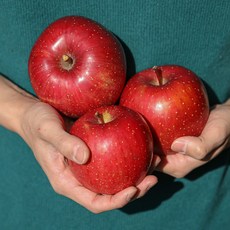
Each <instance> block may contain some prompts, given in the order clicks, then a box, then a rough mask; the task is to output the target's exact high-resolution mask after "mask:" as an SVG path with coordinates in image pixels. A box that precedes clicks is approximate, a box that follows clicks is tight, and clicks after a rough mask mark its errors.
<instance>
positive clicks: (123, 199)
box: [67, 186, 138, 213]
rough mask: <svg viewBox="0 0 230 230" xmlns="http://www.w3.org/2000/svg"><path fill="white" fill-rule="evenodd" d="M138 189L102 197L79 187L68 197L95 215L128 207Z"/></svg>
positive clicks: (127, 189) (129, 189)
mask: <svg viewBox="0 0 230 230" xmlns="http://www.w3.org/2000/svg"><path fill="white" fill-rule="evenodd" d="M137 191H138V190H137V188H135V187H128V188H126V189H124V190H122V191H120V192H118V193H116V194H115V195H101V194H97V193H94V192H92V191H90V190H88V189H86V188H84V187H81V186H77V187H75V189H73V190H72V192H71V194H67V197H69V198H70V199H72V200H74V201H76V202H77V203H79V204H81V205H82V206H84V207H86V208H87V209H89V210H90V211H91V212H93V213H101V212H105V211H109V210H113V209H119V208H122V207H124V206H125V205H127V204H128V203H129V202H130V201H131V200H133V198H134V197H135V195H136V193H137Z"/></svg>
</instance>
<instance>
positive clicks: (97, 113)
mask: <svg viewBox="0 0 230 230" xmlns="http://www.w3.org/2000/svg"><path fill="white" fill-rule="evenodd" d="M95 117H96V118H97V120H98V123H99V124H105V121H104V117H103V115H102V114H101V113H99V112H96V113H95Z"/></svg>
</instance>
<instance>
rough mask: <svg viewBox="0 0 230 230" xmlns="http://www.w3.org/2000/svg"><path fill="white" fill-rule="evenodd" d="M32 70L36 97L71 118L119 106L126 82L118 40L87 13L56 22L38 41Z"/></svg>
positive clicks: (31, 54) (33, 54)
mask: <svg viewBox="0 0 230 230" xmlns="http://www.w3.org/2000/svg"><path fill="white" fill-rule="evenodd" d="M28 69H29V76H30V80H31V84H32V87H33V89H34V91H35V93H36V95H37V96H38V97H39V98H40V99H41V100H42V101H44V102H47V103H49V104H50V105H52V106H53V107H55V108H56V109H57V110H59V111H60V112H62V113H63V114H65V115H67V116H69V117H79V116H81V115H82V114H84V113H85V112H87V111H88V110H90V109H92V108H97V107H100V106H102V105H112V104H115V103H116V102H117V101H118V99H119V97H120V94H121V92H122V89H123V88H124V84H125V81H126V59H125V54H124V51H123V48H122V46H121V44H120V42H119V41H118V39H117V38H116V37H115V36H114V35H113V34H112V33H111V32H109V31H108V30H107V29H106V28H104V27H103V26H102V25H100V24H99V23H97V22H95V21H93V20H91V19H88V18H85V17H82V16H66V17H63V18H60V19H58V20H56V21H54V22H53V23H51V24H50V25H49V26H48V27H47V28H46V29H45V30H44V31H43V32H42V34H41V35H40V36H39V37H38V39H37V41H36V42H35V44H34V46H33V48H32V50H31V53H30V58H29V63H28Z"/></svg>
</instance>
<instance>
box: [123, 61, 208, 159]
mask: <svg viewBox="0 0 230 230" xmlns="http://www.w3.org/2000/svg"><path fill="white" fill-rule="evenodd" d="M120 105H123V106H127V107H129V108H131V109H133V110H135V111H138V112H140V113H141V114H142V115H143V116H144V117H145V118H146V120H147V121H148V122H149V123H150V126H151V128H152V133H153V137H154V139H155V142H154V143H155V150H154V151H155V153H157V154H170V153H173V152H172V150H171V144H172V142H173V141H174V140H175V139H176V138H178V137H182V136H199V135H200V134H201V132H202V130H203V128H204V126H205V124H206V122H207V119H208V116H209V103H208V96H207V93H206V90H205V87H204V85H203V83H202V81H201V80H200V79H199V78H198V77H197V75H196V74H195V73H193V72H192V71H190V70H188V69H186V68H184V67H182V66H177V65H165V66H158V67H153V68H149V69H146V70H144V71H142V72H139V73H137V74H136V75H134V76H133V77H132V78H131V79H130V80H129V81H128V83H127V85H126V86H125V89H124V91H123V93H122V95H121V99H120Z"/></svg>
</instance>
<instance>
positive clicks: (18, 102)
mask: <svg viewBox="0 0 230 230" xmlns="http://www.w3.org/2000/svg"><path fill="white" fill-rule="evenodd" d="M0 92H1V95H0V105H1V106H0V125H2V126H3V127H5V128H6V129H9V130H11V131H13V132H16V133H18V134H20V130H21V120H22V117H23V114H24V113H25V111H26V110H27V109H28V108H29V107H31V106H32V105H34V104H35V103H37V102H38V101H39V100H38V99H37V98H36V97H34V96H32V95H30V94H28V93H27V92H26V91H24V90H22V89H20V88H19V87H17V86H16V85H14V84H13V83H12V82H10V81H8V80H6V79H4V78H2V77H1V76H0Z"/></svg>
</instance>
